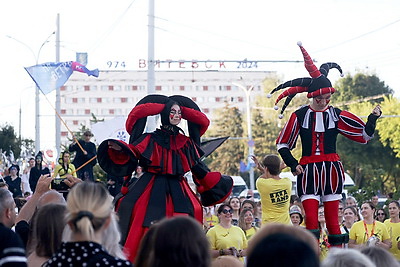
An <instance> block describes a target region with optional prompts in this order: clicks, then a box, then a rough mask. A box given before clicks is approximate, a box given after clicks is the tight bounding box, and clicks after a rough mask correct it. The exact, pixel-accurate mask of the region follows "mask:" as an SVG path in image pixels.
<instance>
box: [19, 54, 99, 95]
mask: <svg viewBox="0 0 400 267" xmlns="http://www.w3.org/2000/svg"><path fill="white" fill-rule="evenodd" d="M25 70H26V71H27V72H28V74H29V75H30V76H31V78H32V79H33V81H34V82H35V83H36V85H37V86H38V87H39V89H40V90H41V91H42V92H43V94H48V93H50V92H51V91H53V90H55V89H57V88H59V87H61V86H63V85H64V84H65V83H66V82H67V81H68V79H69V77H70V76H71V75H72V72H73V71H79V72H83V73H86V74H87V75H89V76H94V77H99V70H98V69H95V70H88V69H87V68H86V67H85V66H84V65H82V64H80V63H78V62H75V61H69V62H59V63H55V62H48V63H43V64H39V65H34V66H31V67H26V68H25Z"/></svg>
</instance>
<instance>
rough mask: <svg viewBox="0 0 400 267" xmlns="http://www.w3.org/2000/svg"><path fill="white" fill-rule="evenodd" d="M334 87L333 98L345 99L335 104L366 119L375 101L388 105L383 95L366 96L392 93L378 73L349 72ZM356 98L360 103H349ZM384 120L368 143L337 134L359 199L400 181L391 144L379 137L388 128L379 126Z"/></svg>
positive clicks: (380, 121) (339, 146) (382, 190)
mask: <svg viewBox="0 0 400 267" xmlns="http://www.w3.org/2000/svg"><path fill="white" fill-rule="evenodd" d="M335 88H336V89H337V93H335V94H333V97H332V98H333V99H336V100H339V101H342V106H340V105H335V104H334V105H335V106H338V107H339V108H343V109H347V110H349V111H350V112H352V113H354V114H356V115H358V116H360V117H361V118H362V119H363V120H364V121H366V119H367V116H368V115H369V114H370V113H371V111H372V109H373V107H374V106H375V105H376V102H381V105H382V106H385V105H386V104H385V102H386V100H385V101H384V98H383V97H379V98H377V99H372V100H369V101H365V100H364V99H365V97H370V96H374V94H379V95H381V94H390V93H391V92H392V90H391V89H390V88H389V87H387V86H386V85H385V84H384V82H381V81H379V78H377V77H376V76H375V75H370V76H368V75H366V74H356V75H355V76H354V77H351V76H350V75H348V76H347V77H346V78H345V79H343V80H340V81H339V82H338V83H337V84H336V85H335ZM355 100H356V101H355ZM354 101H355V102H359V103H352V104H349V103H350V102H354ZM382 101H383V102H382ZM374 102H375V103H374ZM383 110H385V109H383ZM382 121H384V120H383V119H382V118H380V119H379V120H378V122H377V129H376V131H375V134H374V138H373V139H372V140H370V141H369V143H368V145H366V146H364V145H360V144H357V143H355V142H353V141H350V140H348V139H347V138H345V137H343V136H341V135H339V137H338V142H337V151H338V154H339V155H340V156H341V160H342V162H343V165H344V168H345V170H346V171H347V172H348V173H349V174H350V175H351V176H352V177H353V179H354V180H355V184H356V187H355V188H354V190H352V192H357V194H359V195H358V197H360V199H362V198H363V197H365V198H368V197H370V196H371V194H373V193H377V192H381V193H384V192H390V191H393V190H392V187H393V185H395V184H398V181H396V179H395V177H396V176H395V175H396V174H395V173H396V172H398V171H397V169H398V168H394V166H398V164H399V163H398V162H399V161H398V159H397V158H396V154H395V153H394V150H393V149H392V147H390V146H387V145H385V144H384V143H382V140H381V138H380V136H381V134H385V132H386V129H385V128H383V127H381V126H380V124H381V123H382ZM360 188H362V190H360Z"/></svg>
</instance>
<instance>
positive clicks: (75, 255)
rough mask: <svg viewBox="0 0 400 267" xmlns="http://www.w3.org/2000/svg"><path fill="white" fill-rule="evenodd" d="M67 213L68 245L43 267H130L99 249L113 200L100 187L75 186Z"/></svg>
mask: <svg viewBox="0 0 400 267" xmlns="http://www.w3.org/2000/svg"><path fill="white" fill-rule="evenodd" d="M67 211H68V212H67V224H68V226H69V227H70V229H71V231H72V233H71V242H67V243H63V244H62V245H61V248H60V249H59V250H58V251H57V252H56V253H55V254H53V257H51V258H50V260H49V261H48V262H47V263H46V265H45V266H65V265H68V266H97V265H98V264H100V265H102V264H106V263H107V264H108V265H110V266H117V265H118V266H131V263H130V262H129V261H126V260H122V259H119V258H116V257H114V256H111V255H110V254H109V253H108V252H107V251H106V250H105V249H104V248H103V246H102V245H100V244H101V243H102V239H103V235H104V233H105V231H106V229H107V228H108V227H109V225H110V222H111V216H112V197H111V195H110V194H109V193H108V191H107V189H106V188H105V187H104V186H103V185H101V184H98V183H92V182H84V183H79V184H77V185H75V186H74V187H73V188H72V189H71V191H70V192H69V194H68V199H67ZM96 264H97V265H96Z"/></svg>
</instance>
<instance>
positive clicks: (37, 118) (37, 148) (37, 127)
mask: <svg viewBox="0 0 400 267" xmlns="http://www.w3.org/2000/svg"><path fill="white" fill-rule="evenodd" d="M54 33H55V32H52V33H51V34H50V35H49V37H47V38H46V40H45V41H44V42H43V43H42V44H41V45H40V47H39V50H38V52H37V54H35V52H34V51H33V49H32V48H31V47H30V46H29V45H27V44H26V43H24V42H22V41H20V40H18V39H16V38H14V37H12V36H10V35H6V37H7V38H10V39H12V40H14V41H16V42H18V43H20V44H22V45H23V46H25V47H26V48H28V49H29V51H31V53H32V55H33V57H34V58H35V64H36V65H38V64H39V56H40V52H41V51H42V48H43V46H44V45H45V44H46V43H48V42H49V39H50V37H51V36H52V35H53V34H54ZM39 112H40V110H39V87H38V86H37V85H36V86H35V154H37V153H38V152H39V151H40V113H39ZM20 127H21V126H20ZM20 131H21V129H20Z"/></svg>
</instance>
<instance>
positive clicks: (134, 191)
mask: <svg viewBox="0 0 400 267" xmlns="http://www.w3.org/2000/svg"><path fill="white" fill-rule="evenodd" d="M174 104H177V105H179V106H180V108H181V112H182V118H183V119H186V120H187V121H188V129H189V136H186V135H184V134H182V133H181V132H183V131H182V130H181V129H180V128H179V127H177V126H174V125H171V124H170V123H169V118H168V115H169V112H170V110H171V107H172V105H174ZM156 114H160V115H161V122H162V126H161V128H160V129H157V130H156V131H154V132H152V133H144V134H143V130H144V126H145V124H146V121H147V116H150V115H156ZM208 125H209V120H208V119H207V117H206V116H205V115H204V114H203V113H202V112H201V111H200V109H199V108H198V106H197V105H196V104H195V103H194V102H193V101H192V100H191V99H189V98H187V97H184V96H171V97H166V96H162V95H149V96H146V97H144V98H143V99H142V100H141V101H139V103H138V104H137V105H136V106H135V108H133V109H132V111H131V112H130V114H129V116H128V119H127V121H126V129H127V131H128V132H129V133H130V134H131V137H130V141H129V144H126V143H124V142H122V141H119V140H106V141H104V142H103V143H102V144H100V146H99V149H98V153H97V154H98V160H99V164H100V166H101V167H102V168H103V169H104V170H105V171H106V172H107V173H110V174H112V175H116V176H129V177H130V175H131V174H132V172H133V171H134V170H135V169H136V166H137V165H138V164H139V165H140V166H142V167H143V170H144V174H143V175H142V176H141V177H140V179H139V180H138V181H137V182H136V183H134V184H133V185H131V186H129V188H128V187H126V186H125V187H123V188H122V189H121V193H122V195H121V196H120V198H119V199H118V200H117V202H116V210H117V212H118V214H119V217H120V228H121V233H122V239H123V240H122V243H123V244H124V250H125V252H126V253H127V254H128V257H129V259H130V260H131V261H133V260H134V258H135V255H136V251H137V249H138V246H139V242H140V240H141V238H142V237H143V235H144V234H145V232H146V231H147V229H148V228H149V226H150V225H151V224H152V223H153V222H156V221H158V220H160V219H162V218H164V217H171V216H175V215H179V214H183V215H189V216H192V217H194V218H195V219H197V220H198V221H199V222H200V223H202V217H203V210H202V205H204V206H209V205H214V204H217V203H220V202H222V201H224V200H225V199H226V198H227V197H228V196H229V195H230V192H231V190H232V185H233V182H232V179H231V178H230V177H229V176H225V175H221V173H219V172H210V171H209V170H208V168H207V167H206V166H205V165H204V164H203V163H202V161H201V156H202V151H201V149H200V147H199V145H200V136H201V135H203V134H204V132H205V131H206V130H207V128H208ZM108 142H116V143H118V145H119V146H120V147H121V148H122V150H120V151H117V150H114V149H111V148H109V146H108ZM188 171H191V172H192V173H193V178H194V181H195V183H196V185H197V191H198V193H200V196H201V201H200V200H199V199H198V197H197V196H196V194H195V193H194V192H193V191H192V190H191V188H190V187H189V185H188V183H187V181H186V179H185V177H184V176H183V175H184V174H185V173H186V172H188Z"/></svg>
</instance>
